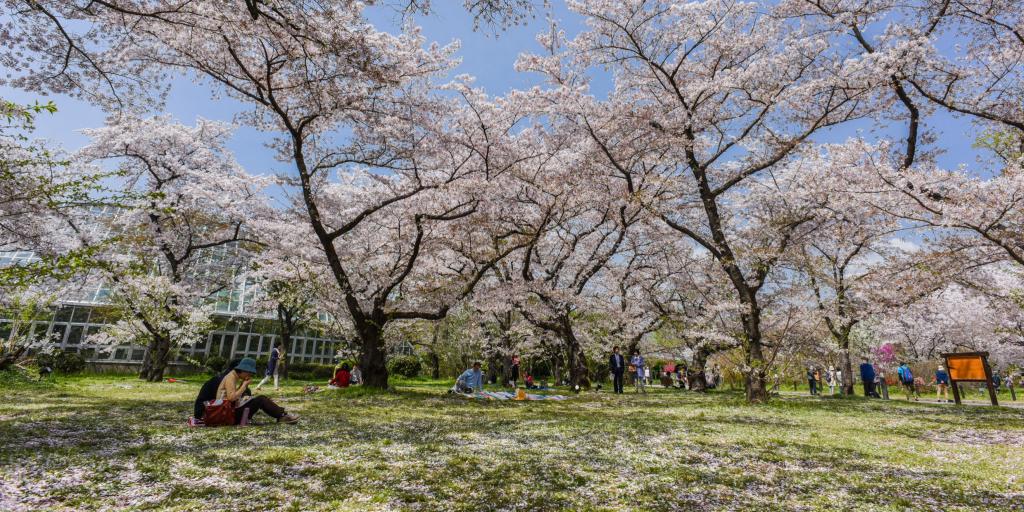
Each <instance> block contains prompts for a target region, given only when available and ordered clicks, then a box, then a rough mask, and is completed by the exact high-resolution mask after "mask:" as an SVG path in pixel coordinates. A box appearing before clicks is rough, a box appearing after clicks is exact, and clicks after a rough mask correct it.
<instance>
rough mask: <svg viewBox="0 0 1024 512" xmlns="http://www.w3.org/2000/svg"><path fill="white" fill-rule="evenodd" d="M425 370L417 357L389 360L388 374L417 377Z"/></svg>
mask: <svg viewBox="0 0 1024 512" xmlns="http://www.w3.org/2000/svg"><path fill="white" fill-rule="evenodd" d="M422 370H423V364H422V363H420V358H418V357H416V356H395V357H392V358H391V359H389V360H388V373H389V374H393V375H401V376H402V377H410V378H412V377H416V376H417V375H419V374H420V371H422Z"/></svg>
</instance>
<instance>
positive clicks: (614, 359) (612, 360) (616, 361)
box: [608, 353, 626, 373]
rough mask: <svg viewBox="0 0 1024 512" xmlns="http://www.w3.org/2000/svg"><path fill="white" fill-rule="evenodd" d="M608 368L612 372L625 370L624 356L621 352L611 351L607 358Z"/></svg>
mask: <svg viewBox="0 0 1024 512" xmlns="http://www.w3.org/2000/svg"><path fill="white" fill-rule="evenodd" d="M608 368H609V369H610V370H611V371H612V373H623V372H625V371H626V358H625V357H623V356H622V354H615V353H612V355H611V357H609V358H608Z"/></svg>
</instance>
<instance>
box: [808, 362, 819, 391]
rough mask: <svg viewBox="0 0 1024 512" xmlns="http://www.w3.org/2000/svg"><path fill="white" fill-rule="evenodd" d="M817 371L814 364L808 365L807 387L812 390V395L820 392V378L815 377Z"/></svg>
mask: <svg viewBox="0 0 1024 512" xmlns="http://www.w3.org/2000/svg"><path fill="white" fill-rule="evenodd" d="M816 373H817V372H816V371H815V370H814V367H813V366H808V367H807V389H808V390H810V392H811V396H814V395H817V394H818V390H817V384H818V380H817V379H815V378H814V376H815V374H816Z"/></svg>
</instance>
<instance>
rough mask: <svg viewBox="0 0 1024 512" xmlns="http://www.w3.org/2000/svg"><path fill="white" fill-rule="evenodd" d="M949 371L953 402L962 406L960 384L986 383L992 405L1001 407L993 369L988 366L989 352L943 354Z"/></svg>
mask: <svg viewBox="0 0 1024 512" xmlns="http://www.w3.org/2000/svg"><path fill="white" fill-rule="evenodd" d="M942 357H944V358H945V359H946V368H948V369H949V384H950V387H952V388H953V400H954V401H956V404H957V405H960V399H961V397H960V386H959V383H960V382H984V383H985V385H986V386H987V387H988V397H989V399H990V400H992V405H999V400H998V399H997V398H996V388H995V386H994V385H993V384H992V369H991V368H989V366H988V352H963V353H959V354H942Z"/></svg>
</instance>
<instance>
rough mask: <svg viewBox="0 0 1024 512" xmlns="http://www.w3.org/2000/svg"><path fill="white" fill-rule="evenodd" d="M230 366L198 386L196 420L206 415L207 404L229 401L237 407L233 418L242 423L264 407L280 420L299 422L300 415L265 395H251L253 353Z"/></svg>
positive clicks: (237, 423)
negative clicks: (289, 412) (292, 412)
mask: <svg viewBox="0 0 1024 512" xmlns="http://www.w3.org/2000/svg"><path fill="white" fill-rule="evenodd" d="M228 368H230V369H229V370H227V371H225V372H223V373H220V374H218V375H214V376H213V377H212V378H210V380H208V381H206V383H205V384H203V387H202V388H200V389H199V396H197V397H196V401H195V404H194V410H193V413H194V417H195V419H197V420H202V419H204V416H205V415H206V411H207V407H210V406H213V407H218V406H220V405H223V403H224V402H228V403H230V405H232V406H233V408H234V418H233V420H234V422H233V424H235V425H239V424H242V423H243V420H246V419H248V418H251V417H252V416H253V415H255V414H256V413H258V412H259V411H263V412H264V413H266V414H267V415H268V416H270V417H271V418H274V419H276V420H277V422H278V423H296V422H298V421H299V418H298V417H296V416H294V415H292V414H288V413H286V412H285V410H284V409H283V408H282V407H281V406H279V405H277V404H276V403H274V401H273V400H271V399H270V398H269V397H266V396H252V391H251V390H250V389H249V386H250V385H251V384H252V377H253V375H255V374H256V360H254V359H253V358H251V357H246V358H243V359H242V360H240V361H238V362H237V363H232V364H231V365H229V366H228Z"/></svg>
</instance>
